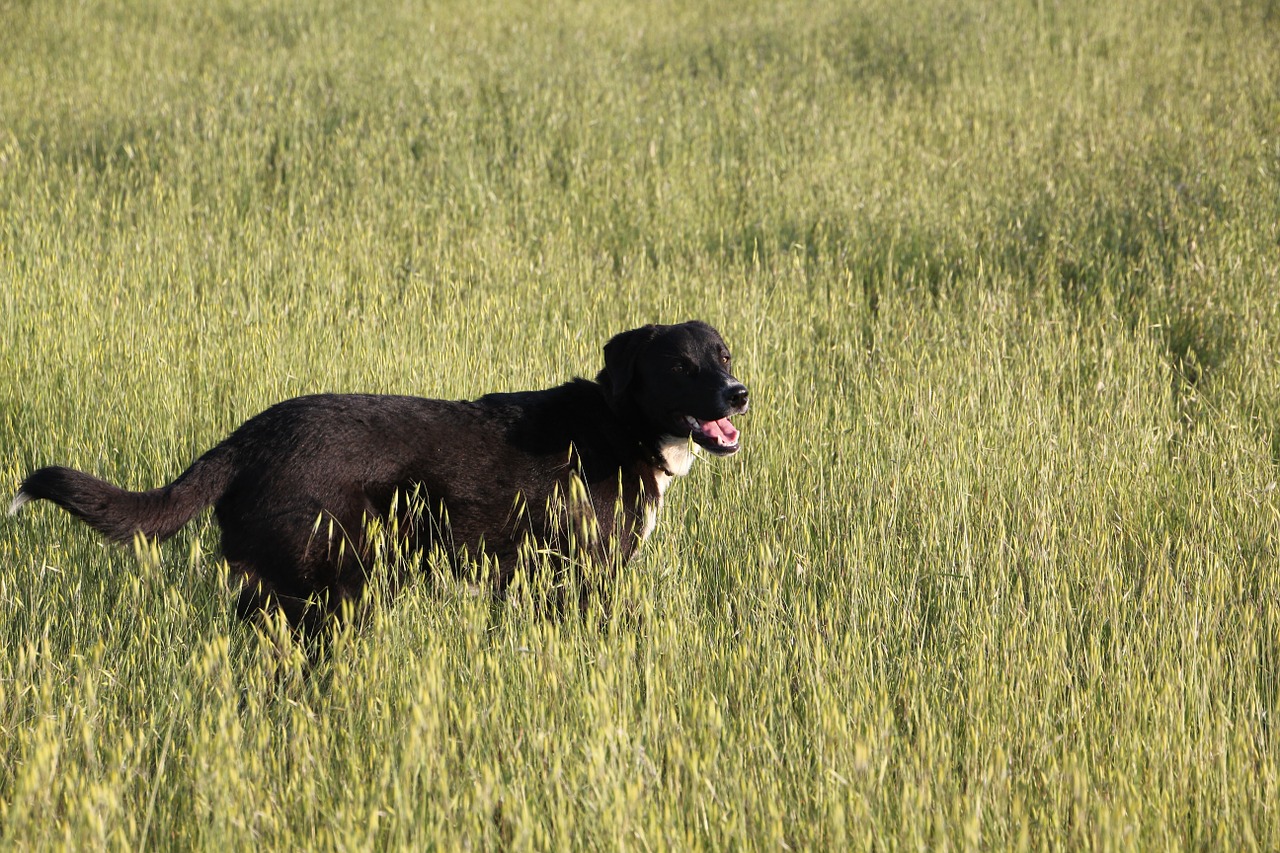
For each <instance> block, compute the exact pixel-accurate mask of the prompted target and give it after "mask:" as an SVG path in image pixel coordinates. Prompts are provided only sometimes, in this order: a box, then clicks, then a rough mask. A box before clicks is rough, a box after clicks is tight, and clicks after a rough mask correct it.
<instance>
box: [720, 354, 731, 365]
mask: <svg viewBox="0 0 1280 853" xmlns="http://www.w3.org/2000/svg"><path fill="white" fill-rule="evenodd" d="M720 363H721V364H723V365H725V366H726V367H727V366H728V365H729V354H728V353H725V354H724V355H722V356H720Z"/></svg>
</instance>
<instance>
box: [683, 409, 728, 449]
mask: <svg viewBox="0 0 1280 853" xmlns="http://www.w3.org/2000/svg"><path fill="white" fill-rule="evenodd" d="M684 423H685V426H687V427H688V428H689V433H690V435H692V437H693V440H694V441H696V442H697V443H698V444H700V445H702V446H703V447H705V448H706V449H707V450H710V451H711V452H712V453H717V454H720V455H722V456H728V455H729V454H730V453H737V452H738V428H737V427H735V426H734V425H733V424H732V423H731V422H730V421H729V419H728V418H720V419H719V420H714V421H700V420H698V419H697V418H695V417H693V416H692V415H685V416H684Z"/></svg>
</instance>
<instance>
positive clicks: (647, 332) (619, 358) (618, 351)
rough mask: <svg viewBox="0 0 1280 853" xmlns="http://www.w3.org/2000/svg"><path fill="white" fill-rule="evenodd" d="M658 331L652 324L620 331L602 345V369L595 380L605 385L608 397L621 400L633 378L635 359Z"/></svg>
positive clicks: (617, 400) (616, 400)
mask: <svg viewBox="0 0 1280 853" xmlns="http://www.w3.org/2000/svg"><path fill="white" fill-rule="evenodd" d="M657 333H658V327H657V326H654V325H648V326H641V327H640V328H638V329H632V330H631V331H629V332H620V333H618V334H616V335H614V336H613V337H612V338H610V339H609V342H608V343H607V344H605V345H604V370H602V371H600V375H599V376H598V377H596V381H597V382H599V383H600V384H601V385H603V386H604V387H605V390H606V391H607V392H608V394H609V397H610V399H612V400H613V401H614V402H615V403H616V402H621V400H622V396H623V394H625V393H626V391H627V389H628V388H629V387H631V383H632V382H633V381H634V380H635V372H636V359H637V358H638V357H639V356H640V353H641V351H643V350H644V348H645V345H646V344H648V343H649V342H650V341H651V340H653V338H654V335H656V334H657Z"/></svg>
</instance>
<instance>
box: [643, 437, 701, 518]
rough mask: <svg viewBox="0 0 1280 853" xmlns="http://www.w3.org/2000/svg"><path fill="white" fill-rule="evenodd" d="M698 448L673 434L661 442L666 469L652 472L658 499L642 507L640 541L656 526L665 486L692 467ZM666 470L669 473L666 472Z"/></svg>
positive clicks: (687, 440)
mask: <svg viewBox="0 0 1280 853" xmlns="http://www.w3.org/2000/svg"><path fill="white" fill-rule="evenodd" d="M698 449H699V448H698V447H696V446H694V445H693V444H692V443H691V442H690V441H689V439H687V438H675V437H674V436H673V437H671V438H668V439H667V440H666V441H664V442H663V443H662V446H661V447H660V448H659V452H660V453H661V454H662V464H663V466H665V467H666V469H667V470H666V471H662V470H659V471H656V472H655V473H654V481H655V482H656V483H657V486H658V499H657V500H656V501H654V502H653V503H650V504H648V505H646V506H645V508H644V524H643V525H642V526H641V527H640V539H641V541H643V540H645V539H648V538H649V535H650V534H651V533H653V530H654V528H655V527H657V526H658V510H660V509H662V496H663V495H665V494H666V493H667V487H668V486H670V485H671V481H672V480H674V479H675V478H676V477H683V476H684V475H686V474H688V473H689V469H690V468H692V467H693V460H695V459H697V458H698ZM667 471H670V472H671V473H670V474H668V473H667Z"/></svg>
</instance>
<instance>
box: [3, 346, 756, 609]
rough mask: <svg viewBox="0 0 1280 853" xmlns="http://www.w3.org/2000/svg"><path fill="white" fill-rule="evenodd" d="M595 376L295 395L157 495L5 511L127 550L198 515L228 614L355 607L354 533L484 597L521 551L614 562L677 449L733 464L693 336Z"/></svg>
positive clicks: (359, 565)
mask: <svg viewBox="0 0 1280 853" xmlns="http://www.w3.org/2000/svg"><path fill="white" fill-rule="evenodd" d="M604 365H605V366H604V369H603V370H602V371H600V373H599V375H598V376H597V377H596V380H595V381H594V382H592V381H589V380H586V379H575V380H573V381H571V382H568V383H566V384H564V385H561V386H559V387H556V388H551V389H548V390H545V391H527V392H521V393H512V394H489V395H487V396H485V397H481V398H480V399H478V400H475V401H474V402H467V401H445V400H428V399H423V398H419V397H399V396H374V395H337V394H322V395H316V396H311V397H298V398H295V399H292V400H286V401H285V402H283V403H279V404H277V405H275V406H272V407H271V408H269V409H267V410H266V411H265V412H263V413H262V414H260V415H258V416H257V417H254V418H251V419H250V420H248V421H246V422H245V423H244V424H243V425H241V426H240V428H239V429H237V430H236V431H235V432H233V433H232V434H231V435H230V436H229V437H228V438H227V439H226V440H224V441H223V442H222V443H221V444H219V445H218V446H217V447H214V448H213V449H212V450H210V451H208V452H207V453H205V454H204V455H203V456H201V457H200V458H199V459H198V460H196V462H195V463H194V464H193V465H192V466H191V467H190V468H188V469H187V470H186V471H185V472H184V473H183V474H182V475H181V476H180V477H178V479H177V480H175V481H174V482H172V483H170V484H169V485H167V486H163V487H161V488H158V489H152V490H150V491H146V492H130V491H126V490H124V489H121V488H119V487H117V486H113V485H111V484H110V483H107V482H104V481H103V480H99V479H98V478H96V477H93V476H90V475H89V474H85V473H82V472H80V471H75V470H72V469H70V468H61V467H51V468H41V469H39V470H37V471H34V472H33V473H32V474H31V475H30V476H28V477H27V479H26V480H25V481H24V482H23V483H22V488H21V490H20V491H19V492H18V494H17V497H16V498H15V499H14V502H13V506H12V508H11V510H10V512H17V510H18V508H19V507H21V506H22V505H23V504H24V503H26V502H27V501H30V500H38V499H41V498H43V499H46V500H50V501H53V502H54V503H56V504H58V505H59V506H61V507H62V508H63V509H65V510H67V511H68V512H70V513H71V514H72V515H75V516H76V517H78V518H80V519H82V520H83V521H85V522H87V523H88V524H89V525H90V526H91V527H93V528H94V529H96V530H98V531H99V532H101V533H102V534H103V535H105V536H106V537H107V538H108V539H111V540H114V541H116V542H129V541H131V540H132V539H133V537H134V536H135V535H137V534H139V533H141V534H143V535H145V536H147V537H150V538H155V539H165V538H167V537H169V536H172V535H173V534H174V533H176V532H177V531H178V529H179V528H181V527H182V526H183V525H184V524H186V523H187V522H188V521H190V520H191V518H192V517H194V516H195V515H196V514H197V513H198V512H199V511H200V510H202V509H203V508H205V507H207V506H209V505H210V504H213V507H214V513H215V515H216V516H217V519H218V524H219V525H220V526H221V528H222V554H223V557H224V558H225V559H226V560H227V562H228V564H229V565H230V566H231V568H232V570H233V571H234V572H236V573H237V574H239V575H241V576H243V577H244V579H245V580H246V583H245V585H244V587H243V590H242V592H241V596H240V602H239V612H240V614H241V615H242V616H250V615H252V614H253V613H256V612H258V611H260V610H262V609H265V608H268V607H270V606H272V605H275V606H279V607H281V608H282V609H283V610H284V612H285V614H286V616H287V617H288V618H289V620H290V621H291V622H292V623H293V624H294V625H298V624H300V622H301V621H302V620H303V617H304V615H306V614H307V613H308V607H309V605H308V601H312V602H314V601H316V600H319V601H320V602H322V605H321V608H320V609H321V611H324V610H328V611H332V610H333V609H335V608H336V607H337V606H338V605H339V604H340V603H341V602H342V601H344V600H346V599H351V598H354V597H357V596H358V595H359V594H360V593H361V591H362V590H363V588H364V585H365V582H366V580H367V567H368V565H370V561H371V557H372V553H371V549H372V548H373V547H374V546H373V544H371V542H372V540H371V537H370V536H369V535H368V533H367V531H368V528H369V523H370V522H371V521H377V522H381V523H382V525H383V528H384V530H394V531H396V533H395V535H396V536H397V537H399V539H400V540H401V541H402V542H404V543H407V546H408V548H409V549H411V550H416V549H422V550H423V551H424V552H425V551H430V550H431V549H433V548H439V549H442V550H443V551H444V552H445V553H446V554H448V555H449V557H450V558H451V559H452V560H453V561H454V564H455V566H462V565H464V564H466V563H467V561H468V560H475V559H478V558H479V557H480V555H481V554H484V555H487V556H488V557H490V558H492V560H494V561H496V569H495V570H494V571H493V572H492V574H491V578H492V580H493V581H494V583H495V584H496V585H497V586H498V587H499V588H501V587H503V586H505V585H506V584H507V583H508V582H509V581H510V579H511V578H512V576H513V575H514V573H515V572H516V571H518V570H519V567H520V566H521V564H522V561H523V560H526V559H528V557H529V555H531V554H543V555H546V554H548V553H551V554H556V555H560V556H569V557H571V558H573V559H576V558H577V557H578V556H585V557H589V558H590V559H593V560H596V561H598V562H600V563H601V564H604V565H610V566H620V565H622V564H623V563H625V562H626V561H627V560H628V559H629V558H630V557H631V555H632V554H633V553H634V552H635V550H636V548H637V546H638V545H639V542H640V541H641V540H643V539H644V538H645V537H646V536H648V535H649V533H650V532H651V531H652V529H653V525H654V523H655V519H656V513H657V510H658V508H659V507H661V505H662V496H663V493H664V491H665V490H666V488H667V486H668V485H669V484H670V482H671V480H672V478H673V477H677V476H681V475H683V474H686V473H688V471H689V467H690V465H692V463H693V459H694V455H695V454H694V449H693V447H692V446H691V444H690V439H692V441H693V442H696V443H697V444H698V445H700V446H701V447H704V448H706V449H707V450H709V451H710V452H711V453H713V454H716V455H720V456H725V455H729V454H732V453H735V452H737V450H738V430H737V429H736V428H734V426H733V424H732V423H730V422H729V416H730V415H735V414H739V413H741V412H745V411H746V410H747V389H746V388H745V387H744V386H743V385H742V383H740V382H738V380H737V379H735V378H734V377H733V375H732V374H731V373H730V369H729V368H730V360H729V350H728V348H727V347H726V346H725V344H724V341H723V340H722V339H721V337H720V334H719V333H718V332H717V331H716V330H715V329H713V328H711V327H710V326H708V325H707V324H705V323H701V322H689V323H683V324H680V325H675V326H653V325H651V326H644V327H642V328H639V329H634V330H632V331H629V332H623V333H621V334H619V335H617V336H615V337H614V338H613V339H611V340H610V341H609V342H608V343H607V344H606V345H605V347H604ZM414 507H416V510H414ZM570 551H572V552H573V553H572V554H570V553H569V552H570ZM310 612H315V611H310Z"/></svg>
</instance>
